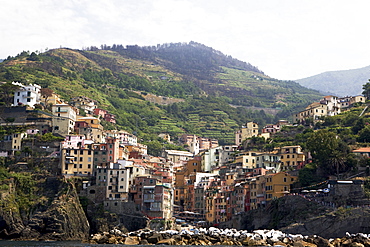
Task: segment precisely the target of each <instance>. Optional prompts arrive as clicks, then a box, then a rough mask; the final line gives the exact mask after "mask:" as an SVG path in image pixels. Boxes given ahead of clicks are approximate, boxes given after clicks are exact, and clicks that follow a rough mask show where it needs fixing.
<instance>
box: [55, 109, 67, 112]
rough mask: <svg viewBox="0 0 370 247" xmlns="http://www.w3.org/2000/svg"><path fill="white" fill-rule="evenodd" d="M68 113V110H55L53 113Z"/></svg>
mask: <svg viewBox="0 0 370 247" xmlns="http://www.w3.org/2000/svg"><path fill="white" fill-rule="evenodd" d="M60 112H68V109H56V110H55V113H60Z"/></svg>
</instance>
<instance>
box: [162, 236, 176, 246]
mask: <svg viewBox="0 0 370 247" xmlns="http://www.w3.org/2000/svg"><path fill="white" fill-rule="evenodd" d="M159 244H163V245H176V241H175V240H174V239H173V238H167V239H162V240H160V241H158V242H157V245H159Z"/></svg>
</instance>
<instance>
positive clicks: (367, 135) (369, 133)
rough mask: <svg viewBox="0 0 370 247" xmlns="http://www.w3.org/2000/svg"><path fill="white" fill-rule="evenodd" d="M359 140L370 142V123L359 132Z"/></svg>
mask: <svg viewBox="0 0 370 247" xmlns="http://www.w3.org/2000/svg"><path fill="white" fill-rule="evenodd" d="M358 135H359V136H358V138H357V141H358V142H370V125H366V126H365V127H364V128H363V129H362V130H360V131H359V132H358Z"/></svg>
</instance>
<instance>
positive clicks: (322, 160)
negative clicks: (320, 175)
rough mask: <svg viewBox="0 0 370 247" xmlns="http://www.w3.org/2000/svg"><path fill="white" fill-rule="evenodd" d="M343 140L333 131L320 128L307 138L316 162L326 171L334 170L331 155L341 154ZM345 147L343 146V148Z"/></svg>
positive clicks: (308, 146)
mask: <svg viewBox="0 0 370 247" xmlns="http://www.w3.org/2000/svg"><path fill="white" fill-rule="evenodd" d="M341 142H342V140H341V139H340V138H339V137H338V136H337V135H336V134H334V133H333V132H329V131H328V130H325V129H324V130H318V131H316V132H315V133H314V134H312V135H311V136H310V137H309V138H308V139H307V148H308V150H309V151H310V152H311V155H312V158H313V160H314V162H315V163H316V164H317V165H318V166H319V167H320V168H322V169H323V170H324V171H325V172H326V173H331V172H332V169H331V167H332V165H331V164H332V163H331V162H330V159H331V157H337V156H339V154H338V153H336V152H337V151H339V152H344V150H341V149H340V148H341V146H342V143H341ZM343 148H344V147H342V149H343Z"/></svg>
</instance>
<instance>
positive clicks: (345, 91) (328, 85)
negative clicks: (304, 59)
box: [296, 66, 370, 96]
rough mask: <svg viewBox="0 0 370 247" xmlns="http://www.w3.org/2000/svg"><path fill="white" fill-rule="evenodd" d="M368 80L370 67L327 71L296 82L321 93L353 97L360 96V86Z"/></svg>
mask: <svg viewBox="0 0 370 247" xmlns="http://www.w3.org/2000/svg"><path fill="white" fill-rule="evenodd" d="M369 79H370V66H367V67H364V68H360V69H351V70H339V71H329V72H324V73H321V74H318V75H314V76H311V77H308V78H304V79H299V80H296V82H298V83H299V84H301V85H302V86H304V87H308V88H312V89H316V90H319V91H320V92H321V93H324V94H327V93H330V94H333V95H336V96H354V95H360V94H362V91H363V90H362V86H363V85H364V84H365V83H367V82H368V80H369Z"/></svg>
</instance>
